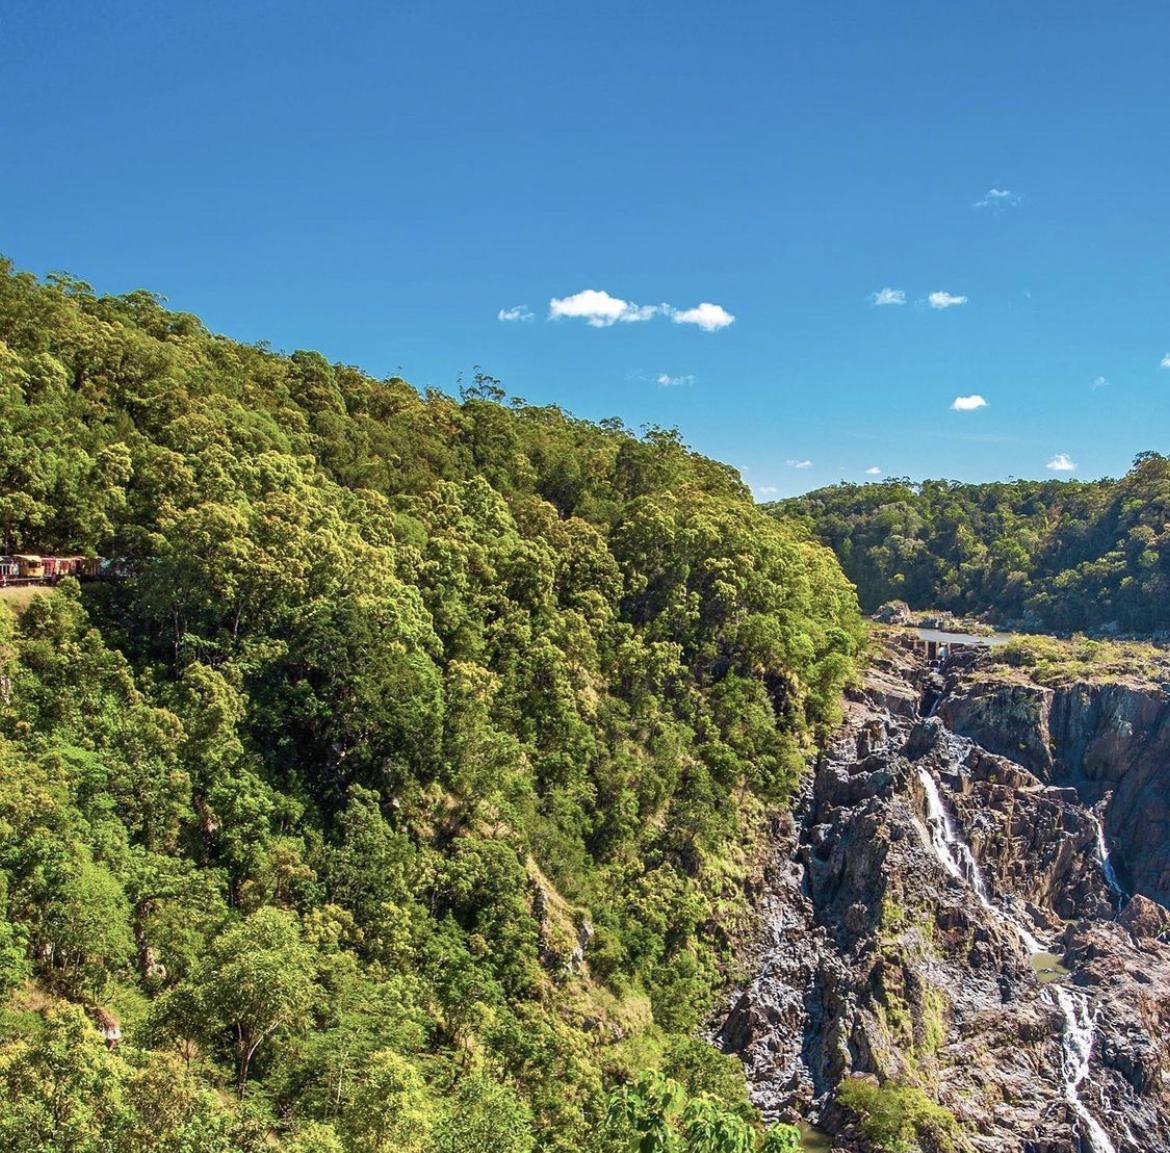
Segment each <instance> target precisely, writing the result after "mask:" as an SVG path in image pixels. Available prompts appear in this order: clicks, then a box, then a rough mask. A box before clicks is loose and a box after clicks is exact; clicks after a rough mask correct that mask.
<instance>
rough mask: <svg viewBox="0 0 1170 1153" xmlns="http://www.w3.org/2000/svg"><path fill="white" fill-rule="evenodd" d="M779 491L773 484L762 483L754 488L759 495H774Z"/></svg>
mask: <svg viewBox="0 0 1170 1153" xmlns="http://www.w3.org/2000/svg"><path fill="white" fill-rule="evenodd" d="M779 491H780V490H779V489H778V488H777V487H776V486H775V485H774V484H762V485H760V486H759V487H758V488H757V489H756V492H758V493H759V494H760V496H774V495H775V494H776V493H778V492H779Z"/></svg>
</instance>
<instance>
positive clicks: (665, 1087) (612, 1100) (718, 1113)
mask: <svg viewBox="0 0 1170 1153" xmlns="http://www.w3.org/2000/svg"><path fill="white" fill-rule="evenodd" d="M604 1142H605V1146H604V1147H605V1149H606V1150H612V1153H779V1151H780V1150H785V1149H798V1148H799V1147H800V1134H799V1132H798V1131H797V1130H796V1129H795V1128H794V1127H793V1126H791V1125H773V1126H772V1127H771V1128H770V1129H767V1130H761V1129H758V1128H753V1126H752V1125H751V1124H750V1123H749V1121H748V1120H746V1119H745V1118H744V1117H743V1116H742V1115H741V1114H740V1113H738V1112H736V1111H735V1110H732V1109H728V1108H727V1107H726V1106H725V1105H724V1104H722V1103H721V1102H720V1101H719V1100H717V1099H716V1098H715V1097H712V1096H710V1095H709V1094H707V1093H700V1094H697V1095H693V1096H692V1095H689V1094H688V1092H687V1090H686V1089H685V1088H684V1087H683V1086H682V1085H680V1084H679V1083H678V1082H677V1081H674V1080H673V1079H671V1078H670V1077H666V1076H664V1075H663V1074H661V1073H655V1072H645V1073H642V1074H640V1075H639V1076H638V1078H637V1079H636V1080H635V1081H634V1082H633V1083H631V1084H629V1085H624V1086H622V1087H621V1088H620V1089H616V1090H615V1091H614V1092H612V1093H611V1094H610V1097H609V1104H608V1108H607V1111H606V1120H605V1130H604Z"/></svg>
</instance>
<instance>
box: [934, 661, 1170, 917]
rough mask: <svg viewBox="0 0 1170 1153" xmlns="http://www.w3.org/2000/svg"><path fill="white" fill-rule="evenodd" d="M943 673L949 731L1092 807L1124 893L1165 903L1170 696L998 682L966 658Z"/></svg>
mask: <svg viewBox="0 0 1170 1153" xmlns="http://www.w3.org/2000/svg"><path fill="white" fill-rule="evenodd" d="M946 675H947V685H946V689H945V695H944V696H943V697H942V699H941V700H940V702H939V704H938V706H937V712H938V715H939V716H941V717H942V718H943V720H944V721H945V722H946V724H947V725H948V726H949V727H950V728H951V729H953V730H954V731H955V732H956V733H960V734H962V735H964V736H968V737H970V738H971V739H972V740H975V741H978V742H979V743H980V744H981V745H983V746H984V747H985V748H987V749H989V750H990V751H992V752H997V753H1002V754H1003V755H1005V756H1008V757H1012V758H1013V759H1015V760H1017V761H1019V762H1020V763H1021V764H1023V765H1025V766H1026V767H1027V768H1028V769H1030V770H1031V771H1032V772H1033V773H1034V774H1035V775H1036V776H1037V777H1038V778H1039V779H1041V780H1042V781H1045V782H1046V783H1049V784H1055V785H1068V786H1071V787H1073V788H1075V789H1076V790H1077V794H1078V796H1079V798H1080V799H1081V800H1082V801H1083V802H1084V803H1086V804H1090V805H1095V806H1099V808H1100V810H1101V818H1102V823H1103V824H1104V826H1105V833H1106V836H1107V837H1108V839H1109V841H1110V843H1112V844H1114V845H1116V846H1117V850H1116V857H1117V860H1118V867H1119V871H1120V872H1121V873H1122V875H1123V879H1124V880H1125V881H1126V882H1127V884H1128V886H1129V887H1130V888H1131V889H1132V890H1133V891H1134V892H1138V893H1143V894H1145V895H1146V896H1149V897H1151V898H1153V899H1154V900H1156V901H1158V902H1160V903H1162V904H1170V693H1168V692H1167V691H1166V689H1165V688H1163V687H1161V686H1155V685H1141V684H1129V683H1109V682H1106V683H1073V684H1069V685H1063V686H1058V687H1056V688H1045V687H1042V686H1039V685H1032V684H1026V683H1025V684H1017V683H1005V682H1004V681H1002V680H1000V679H998V678H994V677H991V678H989V677H987V676H985V675H984V674H983V671H982V670H981V667H980V662H979V661H978V660H977V659H973V656H971V655H967V656H965V657H964V658H963V659H962V660H959V661H956V662H954V663H953V665H952V666H951V667H950V668H948V669H947V674H946Z"/></svg>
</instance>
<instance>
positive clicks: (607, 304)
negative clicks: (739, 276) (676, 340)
mask: <svg viewBox="0 0 1170 1153" xmlns="http://www.w3.org/2000/svg"><path fill="white" fill-rule="evenodd" d="M656 316H669V317H670V319H671V320H673V321H674V323H675V324H695V325H698V327H699V328H701V329H703V331H704V332H715V331H717V330H718V329H720V328H726V327H727V326H728V325H729V324H732V323H734V321H735V317H734V316H732V315H731V313H730V312H728V311H727V309H726V308H724V307H723V306H722V305H721V304H710V303H708V302H707V301H704V302H703V303H702V304H697V305H695V307H694V308H675V307H674V306H673V305H670V304H634V303H633V302H632V301H629V300H622V298H621V297H620V296H610V294H609V293H608V292H605V291H603V290H602V289H599V288H586V289H585V290H584V291H582V292H575V293H574V294H573V295H572V296H560V297H558V296H554V297H553V298H552V299H551V300H550V301H549V302H548V318H549V320H560V319H561V318H562V317H573V318H576V319H578V320H583V321H585V323H586V324H588V325H589V326H590V327H592V328H609V327H610V326H611V325H614V324H636V323H639V322H640V321H645V320H653V319H654V317H656ZM500 319H501V320H502V319H503V315H502V314H501V317H500Z"/></svg>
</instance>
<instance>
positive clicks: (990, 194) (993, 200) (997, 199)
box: [972, 188, 1024, 212]
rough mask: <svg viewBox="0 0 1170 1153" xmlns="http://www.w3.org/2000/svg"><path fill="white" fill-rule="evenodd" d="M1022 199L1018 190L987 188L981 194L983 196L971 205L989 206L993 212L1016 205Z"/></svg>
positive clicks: (978, 206) (976, 206) (975, 206)
mask: <svg viewBox="0 0 1170 1153" xmlns="http://www.w3.org/2000/svg"><path fill="white" fill-rule="evenodd" d="M1023 199H1024V198H1023V197H1022V196H1021V195H1020V194H1019V193H1018V192H1012V190H1011V189H1010V188H989V189H988V190H987V191H986V192H985V193H984V194H983V198H982V199H981V200H976V201H975V203H974V205H973V206H972V207H974V208H990V209H992V210H993V211H995V212H999V211H1001V210H1002V209H1004V208H1015V207H1017V206H1018V205H1019V204H1020V203H1021V202H1022V201H1023Z"/></svg>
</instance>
